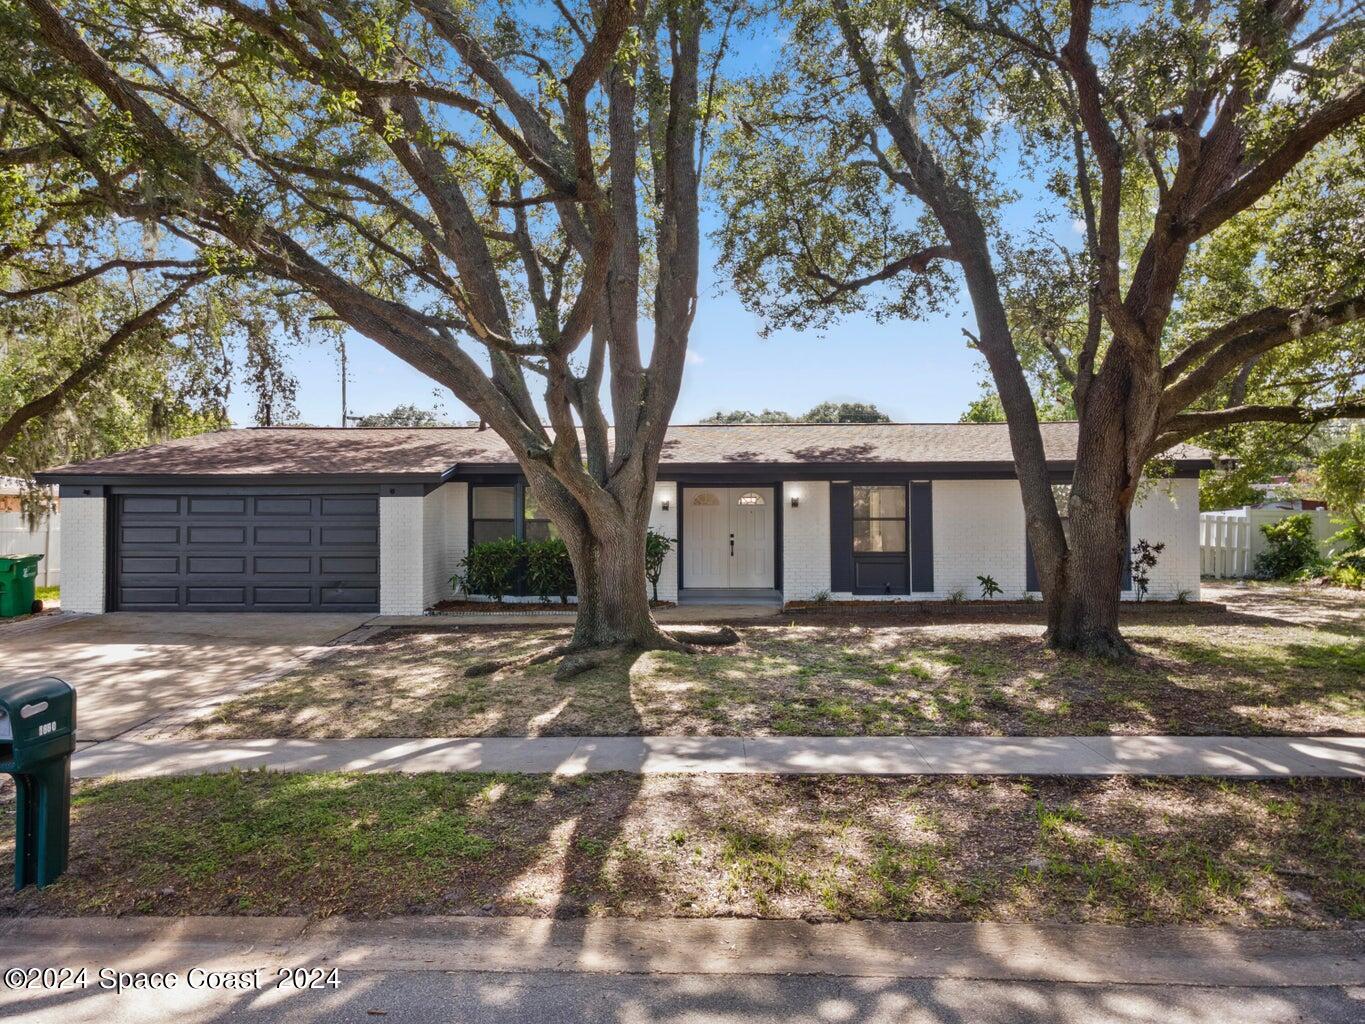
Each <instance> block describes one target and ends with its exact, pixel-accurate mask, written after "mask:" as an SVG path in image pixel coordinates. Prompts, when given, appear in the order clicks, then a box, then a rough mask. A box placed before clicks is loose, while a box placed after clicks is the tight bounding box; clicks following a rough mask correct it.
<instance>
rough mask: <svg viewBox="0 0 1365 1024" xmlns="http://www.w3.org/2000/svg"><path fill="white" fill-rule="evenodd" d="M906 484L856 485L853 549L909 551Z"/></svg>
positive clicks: (864, 551)
mask: <svg viewBox="0 0 1365 1024" xmlns="http://www.w3.org/2000/svg"><path fill="white" fill-rule="evenodd" d="M905 504H906V503H905V487H904V486H903V485H901V484H857V485H855V486H854V488H853V550H854V552H855V553H857V554H878V555H893V554H894V555H903V554H905V552H906V532H905Z"/></svg>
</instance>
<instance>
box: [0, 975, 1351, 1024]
mask: <svg viewBox="0 0 1365 1024" xmlns="http://www.w3.org/2000/svg"><path fill="white" fill-rule="evenodd" d="M339 982H340V983H339V986H338V987H336V988H335V989H333V988H326V989H323V990H320V991H293V992H289V993H287V994H282V993H280V992H278V991H274V990H270V991H258V992H251V993H238V994H233V995H229V994H226V993H218V994H216V995H204V994H203V993H195V994H193V995H191V994H190V993H188V992H185V991H177V992H169V993H167V992H163V993H145V992H123V993H120V994H115V993H112V992H91V991H89V990H86V991H83V992H70V991H69V992H66V993H30V994H29V995H28V996H27V997H24V996H19V995H18V994H17V993H14V992H6V993H4V994H3V996H0V1017H3V1019H4V1020H5V1021H6V1022H7V1024H37V1022H42V1024H85V1022H89V1024H96V1022H101V1024H104V1022H107V1024H148V1022H161V1021H166V1022H175V1024H196V1022H207V1021H251V1022H261V1024H267V1022H268V1024H323V1022H327V1024H333V1022H335V1024H343V1022H365V1024H374V1022H376V1021H402V1022H404V1024H438V1022H439V1024H569V1022H594V1024H595V1022H602V1024H606V1022H611V1024H684V1022H686V1024H770V1022H771V1024H779V1022H781V1024H804V1022H811V1024H815V1022H819V1024H828V1022H844V1021H848V1022H865V1024H882V1022H885V1024H893V1022H894V1024H1098V1022H1104V1024H1110V1022H1112V1024H1148V1022H1150V1024H1196V1022H1197V1024H1230V1022H1237V1024H1289V1022H1291V1021H1292V1022H1301V1024H1306V1022H1315V1024H1360V1022H1361V1021H1362V1020H1365V990H1361V989H1350V988H1342V987H1314V988H1283V987H1240V988H1225V987H1204V986H1165V985H1113V984H1106V985H1080V984H1065V983H1039V982H999V981H975V980H957V979H932V980H914V979H890V978H888V979H880V978H839V977H822V976H809V975H806V976H772V975H769V976H758V977H755V976H748V975H727V976H717V975H691V974H679V975H604V974H577V973H564V972H552V971H538V972H528V973H519V974H504V973H482V972H408V971H387V972H378V971H358V972H349V971H343V972H342V973H341V975H340V978H339Z"/></svg>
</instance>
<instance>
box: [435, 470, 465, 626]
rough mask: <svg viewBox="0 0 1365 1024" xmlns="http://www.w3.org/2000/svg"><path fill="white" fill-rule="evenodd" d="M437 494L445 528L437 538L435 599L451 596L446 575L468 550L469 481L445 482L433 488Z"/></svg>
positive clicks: (452, 591) (452, 571) (452, 573)
mask: <svg viewBox="0 0 1365 1024" xmlns="http://www.w3.org/2000/svg"><path fill="white" fill-rule="evenodd" d="M436 493H437V494H439V495H441V500H442V504H443V506H444V511H443V513H442V515H443V517H444V524H445V530H444V532H443V539H442V542H441V568H440V571H439V572H438V573H437V582H438V584H439V586H438V592H439V594H440V597H439V598H437V600H444V599H446V598H447V597H454V596H455V591H454V588H452V587H451V585H450V577H451V576H453V575H455V570H456V569H457V568H458V567H459V565H460V562H461V561H462V560H463V559H464V556H465V555H467V554H469V485H468V484H464V483H458V484H446V485H445V486H444V487H442V488H440V489H439V490H438V491H436Z"/></svg>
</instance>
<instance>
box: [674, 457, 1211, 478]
mask: <svg viewBox="0 0 1365 1024" xmlns="http://www.w3.org/2000/svg"><path fill="white" fill-rule="evenodd" d="M1212 468H1213V463H1212V462H1210V461H1208V460H1207V459H1198V460H1185V461H1182V462H1177V463H1175V464H1174V471H1173V473H1172V474H1171V475H1172V476H1176V477H1197V476H1198V475H1199V472H1200V471H1201V470H1204V469H1212ZM1074 470H1075V465H1074V464H1073V463H1071V462H1050V463H1048V472H1049V473H1051V474H1053V475H1058V474H1065V475H1070V474H1071V473H1072V472H1074ZM874 476H876V477H886V478H888V479H893V478H894V479H900V480H903V479H905V478H906V477H913V478H914V479H916V480H954V479H957V480H1005V479H1008V480H1012V479H1014V478H1015V472H1014V463H1012V462H930V463H922V462H822V463H813V464H812V463H799V464H797V463H790V462H779V463H772V462H744V463H728V462H726V463H697V464H685V463H671V464H670V463H665V464H663V465H661V466H660V467H659V479H660V480H674V481H681V482H686V483H692V482H693V481H694V480H695V481H711V482H715V481H717V480H721V479H726V480H728V479H731V478H740V479H743V480H745V481H746V482H748V481H749V480H750V479H752V480H753V481H762V480H772V479H774V478H777V479H781V480H847V479H850V478H853V477H860V478H866V477H874Z"/></svg>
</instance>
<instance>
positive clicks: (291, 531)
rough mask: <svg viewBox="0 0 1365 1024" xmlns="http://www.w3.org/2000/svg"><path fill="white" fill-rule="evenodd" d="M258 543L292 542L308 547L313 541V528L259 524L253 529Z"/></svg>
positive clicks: (297, 545)
mask: <svg viewBox="0 0 1365 1024" xmlns="http://www.w3.org/2000/svg"><path fill="white" fill-rule="evenodd" d="M252 537H253V539H254V540H255V542H256V543H257V544H292V545H294V546H296V547H299V546H302V547H307V546H308V545H309V544H312V543H313V530H312V527H309V526H257V527H256V528H255V529H254V530H253V531H252Z"/></svg>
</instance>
